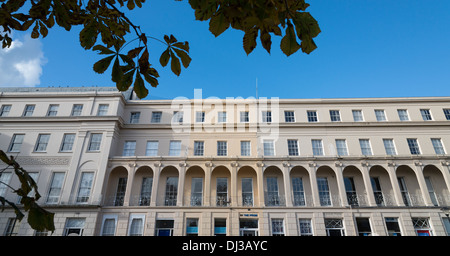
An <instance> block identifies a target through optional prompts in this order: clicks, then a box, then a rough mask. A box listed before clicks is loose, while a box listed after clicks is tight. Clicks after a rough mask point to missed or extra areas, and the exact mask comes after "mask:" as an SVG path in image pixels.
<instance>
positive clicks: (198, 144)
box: [194, 141, 205, 156]
mask: <svg viewBox="0 0 450 256" xmlns="http://www.w3.org/2000/svg"><path fill="white" fill-rule="evenodd" d="M204 151H205V142H204V141H194V156H203V154H204Z"/></svg>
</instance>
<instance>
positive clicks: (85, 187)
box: [77, 172, 94, 203]
mask: <svg viewBox="0 0 450 256" xmlns="http://www.w3.org/2000/svg"><path fill="white" fill-rule="evenodd" d="M93 180H94V173H93V172H83V173H82V174H81V179H80V186H79V188H78V194H77V203H87V202H88V201H89V196H90V195H91V188H92V182H93Z"/></svg>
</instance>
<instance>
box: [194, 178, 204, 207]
mask: <svg viewBox="0 0 450 256" xmlns="http://www.w3.org/2000/svg"><path fill="white" fill-rule="evenodd" d="M191 182H192V185H191V206H202V204H203V178H192V181H191Z"/></svg>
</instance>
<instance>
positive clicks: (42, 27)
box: [39, 21, 48, 37]
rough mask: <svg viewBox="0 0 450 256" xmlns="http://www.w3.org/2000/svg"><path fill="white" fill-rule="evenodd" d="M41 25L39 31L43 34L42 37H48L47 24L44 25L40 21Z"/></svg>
mask: <svg viewBox="0 0 450 256" xmlns="http://www.w3.org/2000/svg"><path fill="white" fill-rule="evenodd" d="M39 25H40V27H41V28H40V30H39V33H41V35H42V37H46V36H47V35H48V29H47V27H46V26H45V24H44V23H42V22H41V21H39Z"/></svg>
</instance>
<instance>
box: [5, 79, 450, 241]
mask: <svg viewBox="0 0 450 256" xmlns="http://www.w3.org/2000/svg"><path fill="white" fill-rule="evenodd" d="M197 92H198V91H197ZM449 128H450V97H417V98H358V99H357V98H352V99H277V98H269V99H265V98H260V99H257V100H256V99H253V98H248V99H242V98H233V99H231V98H229V99H202V98H201V97H198V95H197V94H196V95H195V97H194V99H187V98H178V99H174V100H139V99H137V98H135V96H134V95H133V94H132V93H131V91H127V92H124V93H121V92H118V91H117V90H116V89H114V88H110V87H81V88H0V148H1V149H2V150H4V151H5V152H7V154H9V155H14V156H17V159H18V162H19V163H20V164H21V165H22V166H23V167H24V168H25V169H26V170H28V171H29V172H30V173H31V174H32V175H33V178H35V180H36V181H37V183H38V187H39V192H40V194H41V195H42V198H41V199H40V201H39V202H40V203H41V204H42V205H43V206H44V207H45V208H46V209H48V210H50V211H52V212H55V225H56V231H55V233H54V234H53V235H56V236H59V235H74V234H77V235H83V236H91V235H95V236H102V235H115V236H130V235H145V236H162V235H173V236H184V235H199V236H213V235H228V236H239V235H262V236H268V235H286V236H299V235H313V236H327V235H330V236H331V235H345V236H358V235H371V236H387V235H402V236H416V235H432V236H447V235H449V234H450V222H449V218H448V216H447V215H446V214H448V207H450V206H449V205H450V192H449V188H450V155H449V154H448V151H447V150H448V147H449V146H450V129H449ZM1 168H4V167H1ZM0 182H2V183H3V184H0V195H2V196H5V197H6V198H7V199H9V200H12V201H15V202H17V201H18V199H17V196H16V195H15V194H14V193H12V191H11V189H10V188H8V187H7V186H6V185H5V183H6V184H8V185H10V186H11V187H17V186H18V184H19V182H18V180H17V178H16V177H15V176H14V175H13V173H11V170H5V171H3V172H2V173H1V176H0ZM46 234H47V233H38V234H36V232H34V231H33V230H32V229H30V227H29V226H28V224H27V223H26V220H25V219H24V220H23V221H22V222H20V223H19V222H16V221H15V219H14V212H13V211H12V209H10V208H6V209H5V211H3V212H1V213H0V235H46Z"/></svg>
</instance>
